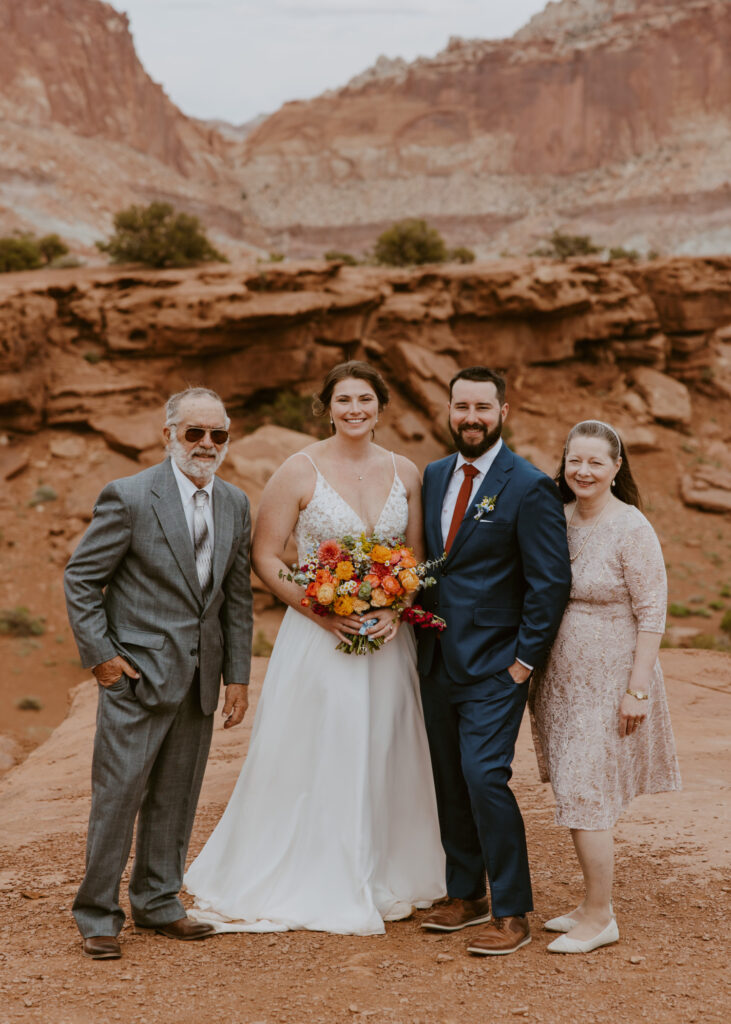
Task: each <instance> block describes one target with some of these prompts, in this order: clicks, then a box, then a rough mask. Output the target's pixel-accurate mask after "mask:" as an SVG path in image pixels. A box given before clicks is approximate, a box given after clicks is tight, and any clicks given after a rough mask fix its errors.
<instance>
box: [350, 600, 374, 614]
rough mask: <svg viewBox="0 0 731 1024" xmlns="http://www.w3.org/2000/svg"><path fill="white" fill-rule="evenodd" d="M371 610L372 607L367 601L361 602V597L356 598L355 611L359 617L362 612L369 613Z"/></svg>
mask: <svg viewBox="0 0 731 1024" xmlns="http://www.w3.org/2000/svg"><path fill="white" fill-rule="evenodd" d="M369 608H370V605H369V604H368V602H367V601H361V599H360V598H359V597H354V598H353V611H354V612H355V613H356V614H357V615H360V614H361V612H367V611H368V609H369Z"/></svg>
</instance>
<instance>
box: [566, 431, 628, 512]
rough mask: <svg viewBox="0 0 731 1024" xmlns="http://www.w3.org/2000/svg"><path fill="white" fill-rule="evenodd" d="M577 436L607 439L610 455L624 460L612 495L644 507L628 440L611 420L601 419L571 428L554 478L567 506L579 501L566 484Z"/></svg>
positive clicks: (613, 483)
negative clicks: (571, 448) (568, 455)
mask: <svg viewBox="0 0 731 1024" xmlns="http://www.w3.org/2000/svg"><path fill="white" fill-rule="evenodd" d="M575 437H599V438H601V440H602V441H606V442H607V446H608V448H609V455H610V457H611V458H612V460H613V461H614V462H616V461H617V459H619V458H621V459H622V464H621V466H620V467H619V471H618V472H617V475H616V476H615V478H614V480H613V481H612V494H613V495H614V496H615V498H619V500H620V501H623V502H624V503H625V504H626V505H634V506H635V507H636V508H642V501H641V499H640V492H639V490H638V489H637V484H636V483H635V479H634V477H633V476H632V470H631V469H630V468H629V458H628V457H627V449H626V448H625V446H624V442H623V441H622V438H621V437H620V436H619V434H618V433H617V431H616V430H615V429H614V427H610V425H609V424H608V423H603V422H602V421H601V420H582V422H581V423H577V424H576V426H574V427H572V428H571V430H569V436H568V437H567V438H566V444H565V445H564V449H563V455H562V457H561V466H560V468H559V471H558V473H556V475H555V477H554V478H553V479H554V480H555V481H556V483H557V484H558V489H559V491H560V492H561V498H562V500H563V503H564V505H568V503H569V502H570V501H575V500H576V495H575V494H574V492H573V491H572V490H571V488H570V487H569V485H568V484H567V483H566V453H567V452H568V450H569V445H570V444H571V442H572V441H573V439H574V438H575Z"/></svg>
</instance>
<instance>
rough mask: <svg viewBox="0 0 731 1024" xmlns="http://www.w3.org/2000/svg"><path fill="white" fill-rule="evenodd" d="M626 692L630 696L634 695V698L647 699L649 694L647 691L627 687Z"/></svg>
mask: <svg viewBox="0 0 731 1024" xmlns="http://www.w3.org/2000/svg"><path fill="white" fill-rule="evenodd" d="M627 693H629V694H630V695H631V696H632V697H634V698H635V700H649V699H650V694H649V693H645V691H644V690H629V689H628V690H627Z"/></svg>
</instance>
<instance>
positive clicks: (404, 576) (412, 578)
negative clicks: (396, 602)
mask: <svg viewBox="0 0 731 1024" xmlns="http://www.w3.org/2000/svg"><path fill="white" fill-rule="evenodd" d="M398 581H399V583H400V584H401V586H402V587H403V588H404V590H405V591H406V593H407V594H413V593H414V591H415V590H418V589H419V587H420V586H421V580H420V579H419V577H418V576H417V575H416V573H415V572H414V570H413V569H405V570H404V571H403V572H400V573H399V575H398Z"/></svg>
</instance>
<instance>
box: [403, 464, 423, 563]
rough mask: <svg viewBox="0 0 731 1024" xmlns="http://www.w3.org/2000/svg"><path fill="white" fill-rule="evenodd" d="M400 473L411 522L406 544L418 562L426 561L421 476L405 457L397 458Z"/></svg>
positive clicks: (407, 531) (407, 528)
mask: <svg viewBox="0 0 731 1024" xmlns="http://www.w3.org/2000/svg"><path fill="white" fill-rule="evenodd" d="M397 460H398V473H399V476H400V477H401V479H402V481H403V484H404V487H405V488H406V496H407V499H408V502H409V522H408V526H407V527H406V544H407V545H408V547H410V548H413V549H414V554H415V555H416V558H417V559H418V561H420V562H421V561H423V559H424V551H425V547H424V519H423V515H422V508H421V475H420V473H419V470H418V469H417V468H416V466H415V465H414V463H413V462H412V461H411V460H410V459H407V458H404V456H403V455H398V456H397Z"/></svg>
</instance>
